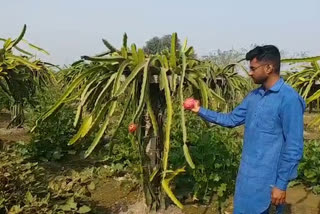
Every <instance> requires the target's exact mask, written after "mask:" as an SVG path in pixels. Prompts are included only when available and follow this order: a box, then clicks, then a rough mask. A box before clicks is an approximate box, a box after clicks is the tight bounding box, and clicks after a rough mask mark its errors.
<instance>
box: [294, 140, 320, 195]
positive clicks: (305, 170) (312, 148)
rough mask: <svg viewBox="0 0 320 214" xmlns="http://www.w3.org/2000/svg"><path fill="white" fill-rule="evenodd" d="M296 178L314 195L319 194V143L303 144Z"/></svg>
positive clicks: (311, 141)
mask: <svg viewBox="0 0 320 214" xmlns="http://www.w3.org/2000/svg"><path fill="white" fill-rule="evenodd" d="M298 178H299V179H300V180H301V181H302V182H303V183H305V184H306V185H308V186H311V187H312V190H313V192H314V193H315V194H320V142H319V140H310V141H306V142H305V147H304V154H303V159H302V161H301V163H300V165H299V168H298Z"/></svg>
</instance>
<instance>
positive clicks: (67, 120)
mask: <svg viewBox="0 0 320 214" xmlns="http://www.w3.org/2000/svg"><path fill="white" fill-rule="evenodd" d="M74 111H75V110H74V108H72V107H71V106H65V107H64V108H63V110H62V111H60V112H58V113H57V115H56V117H52V118H50V119H48V120H46V121H45V122H43V123H42V124H41V126H39V127H38V129H37V130H36V131H35V132H34V134H33V135H32V139H31V142H30V145H29V148H30V149H31V152H32V153H33V154H34V156H36V157H38V158H45V159H47V160H60V159H62V158H63V157H64V156H66V155H68V154H70V153H72V151H73V150H74V149H75V148H73V147H70V146H68V142H69V140H70V138H71V137H72V136H73V135H74V134H75V133H76V130H75V128H74V127H73V118H74V115H75V112H74Z"/></svg>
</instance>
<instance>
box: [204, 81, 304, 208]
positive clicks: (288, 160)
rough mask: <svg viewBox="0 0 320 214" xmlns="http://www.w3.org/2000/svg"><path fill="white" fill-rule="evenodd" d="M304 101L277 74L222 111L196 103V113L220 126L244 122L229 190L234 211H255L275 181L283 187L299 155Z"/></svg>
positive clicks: (263, 204)
mask: <svg viewBox="0 0 320 214" xmlns="http://www.w3.org/2000/svg"><path fill="white" fill-rule="evenodd" d="M305 106H306V105H305V102H304V100H303V99H302V98H301V96H299V94H298V93H297V92H296V91H295V90H294V89H293V88H292V87H290V86H289V85H287V84H286V83H284V80H283V79H282V78H280V79H279V80H278V81H277V82H276V83H275V84H274V85H273V86H272V87H271V88H270V89H269V90H267V91H265V90H264V88H263V87H260V88H258V89H255V90H253V91H252V92H250V94H249V95H248V96H247V97H246V98H245V99H244V100H243V102H242V103H241V104H240V105H239V106H237V107H236V108H235V109H234V110H233V111H232V112H230V113H228V114H223V113H218V112H215V111H211V110H208V109H204V108H202V107H201V108H200V111H199V113H198V114H199V115H200V116H201V117H202V118H203V119H205V120H207V121H209V122H212V123H216V124H219V125H221V126H225V127H235V126H239V125H242V124H244V125H245V133H244V143H243V150H242V158H241V162H240V167H239V171H238V175H237V181H236V190H235V195H234V213H235V214H240V213H242V214H259V213H262V212H263V211H265V210H266V209H267V208H268V207H269V205H270V203H271V190H272V187H273V186H275V187H277V188H279V189H281V190H286V188H287V185H288V183H289V181H290V180H292V179H294V178H296V177H297V166H298V163H299V161H300V159H301V158H302V154H303V113H304V110H305Z"/></svg>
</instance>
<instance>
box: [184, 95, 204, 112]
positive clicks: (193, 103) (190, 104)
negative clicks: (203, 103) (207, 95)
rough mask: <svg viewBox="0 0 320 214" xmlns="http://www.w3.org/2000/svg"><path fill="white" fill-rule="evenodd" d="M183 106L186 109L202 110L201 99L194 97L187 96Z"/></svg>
mask: <svg viewBox="0 0 320 214" xmlns="http://www.w3.org/2000/svg"><path fill="white" fill-rule="evenodd" d="M183 106H184V108H185V109H186V110H191V111H193V112H195V113H198V112H199V110H200V101H199V100H195V99H193V98H187V99H186V100H185V101H184V103H183Z"/></svg>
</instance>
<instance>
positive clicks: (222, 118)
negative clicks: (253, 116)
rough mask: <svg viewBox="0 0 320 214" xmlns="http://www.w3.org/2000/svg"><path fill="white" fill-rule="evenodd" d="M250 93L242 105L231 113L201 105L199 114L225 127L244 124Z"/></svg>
mask: <svg viewBox="0 0 320 214" xmlns="http://www.w3.org/2000/svg"><path fill="white" fill-rule="evenodd" d="M249 96H250V95H248V96H247V97H246V98H245V99H244V100H243V101H242V103H241V104H240V105H238V106H237V107H236V108H235V109H234V110H233V111H232V112H230V113H219V112H216V111H212V110H209V109H205V108H202V107H200V110H199V112H198V115H199V116H200V117H202V118H203V119H204V120H206V121H208V122H211V123H215V124H218V125H221V126H224V127H229V128H232V127H235V126H240V125H242V124H244V122H245V119H246V112H247V106H248V97H249Z"/></svg>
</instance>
